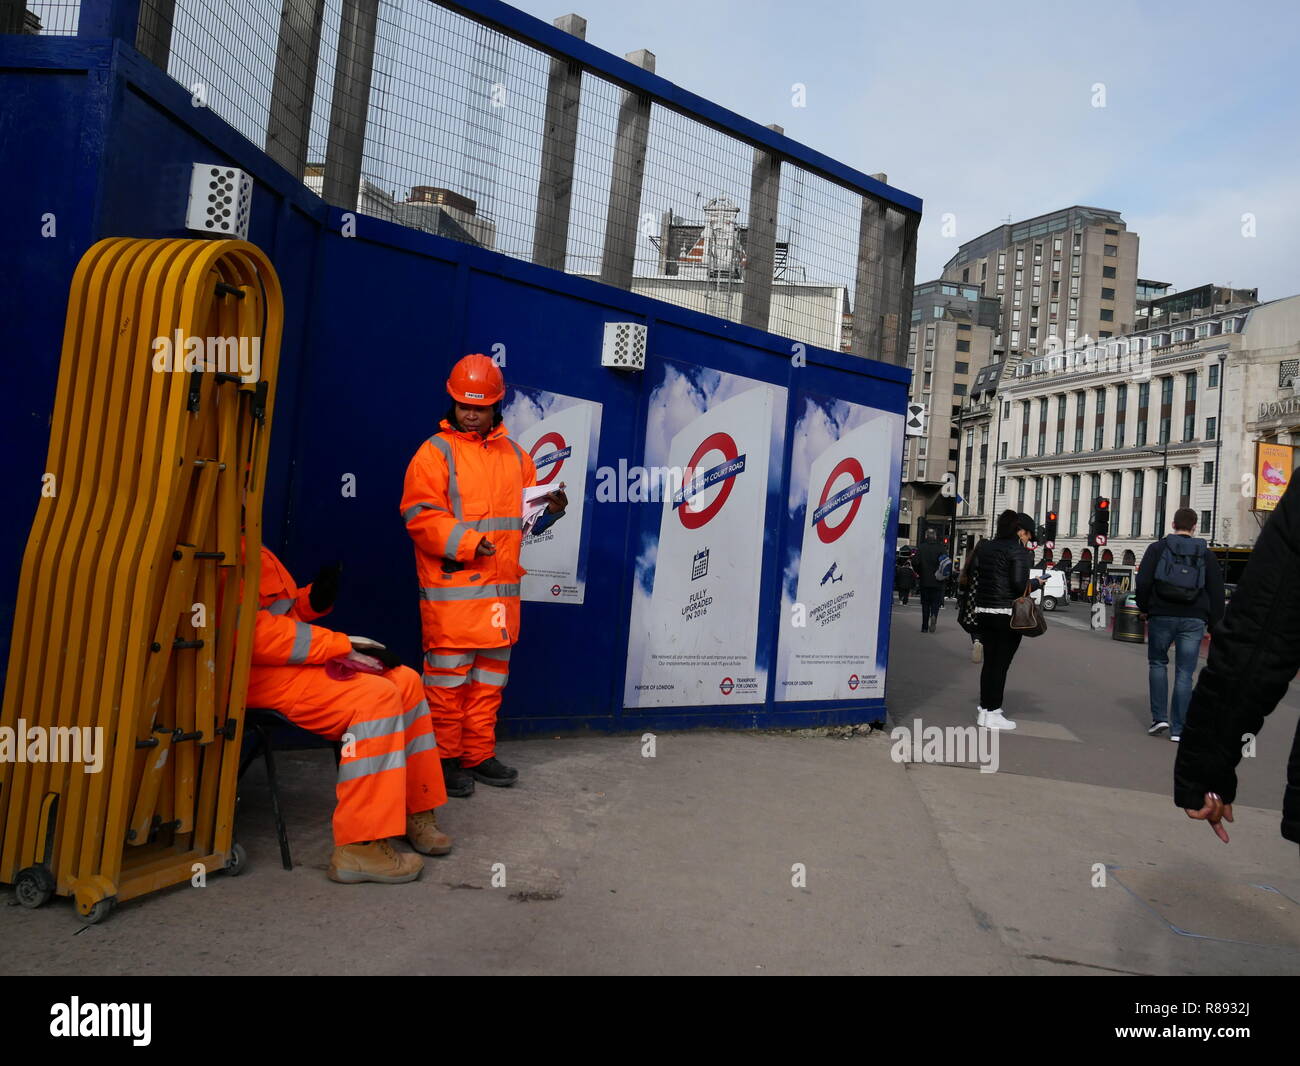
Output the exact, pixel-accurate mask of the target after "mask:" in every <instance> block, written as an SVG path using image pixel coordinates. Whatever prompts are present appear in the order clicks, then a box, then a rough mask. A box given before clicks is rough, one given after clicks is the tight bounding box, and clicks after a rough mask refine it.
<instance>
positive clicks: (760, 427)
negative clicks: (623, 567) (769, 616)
mask: <svg viewBox="0 0 1300 1066" xmlns="http://www.w3.org/2000/svg"><path fill="white" fill-rule="evenodd" d="M650 372H652V373H657V374H658V375H660V379H659V381H658V383H657V384H655V385H654V387H653V390H652V392H651V395H650V409H649V413H648V415H647V420H646V443H645V479H646V481H647V482H648V484H649V489H650V494H651V496H652V497H653V503H655V504H657V509H658V521H657V523H654V525H653V526H652V528H650V529H648V530H643V531H642V532H641V534H640V543H639V544H638V549H637V553H636V563H635V566H636V580H635V582H634V586H633V594H632V617H631V630H630V632H629V635H628V656H627V661H628V669H627V682H626V686H625V691H624V701H623V702H624V705H625V706H627V707H688V706H698V705H712V704H720V703H756V702H760V701H762V700H764V699H765V698H766V696H767V675H768V667H769V664H768V662H767V655H766V653H763V654H760V652H759V647H758V625H759V617H758V616H759V596H760V586H761V583H762V576H763V572H764V545H765V542H767V541H769V540H770V539H771V537H770V535H769V530H768V526H767V522H766V516H767V510H768V502H769V500H770V499H771V498H772V497H773V496H774V495H775V494H776V493H777V492H778V491H779V486H780V476H781V470H780V467H781V449H782V445H783V439H784V427H785V404H786V390H785V389H784V388H781V387H780V386H776V385H769V384H767V383H766V382H762V381H755V380H753V379H751V378H744V377H739V376H737V375H734V374H726V373H722V372H719V371H716V370H709V369H707V368H704V367H698V366H692V365H689V364H686V363H676V362H671V361H667V360H665V361H662V362H660V363H658V364H657V365H656V367H655V368H653V369H652V370H651V371H650ZM646 506H650V504H647V505H646Z"/></svg>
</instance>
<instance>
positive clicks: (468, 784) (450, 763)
mask: <svg viewBox="0 0 1300 1066" xmlns="http://www.w3.org/2000/svg"><path fill="white" fill-rule="evenodd" d="M442 780H443V783H444V784H445V785H446V786H447V795H448V796H451V797H453V798H455V799H467V798H468V797H470V796H472V795H474V779H473V778H472V777H470V775H469V771H467V770H462V769H461V767H460V760H459V759H443V760H442Z"/></svg>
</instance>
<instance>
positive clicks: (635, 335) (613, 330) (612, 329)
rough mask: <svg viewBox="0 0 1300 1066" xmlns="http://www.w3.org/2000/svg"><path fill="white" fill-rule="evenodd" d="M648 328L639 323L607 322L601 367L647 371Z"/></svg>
mask: <svg viewBox="0 0 1300 1066" xmlns="http://www.w3.org/2000/svg"><path fill="white" fill-rule="evenodd" d="M645 338H646V328H645V326H643V325H641V324H640V323H639V322H606V323H605V343H604V344H603V345H602V346H601V349H600V365H601V366H612V367H614V368H615V369H616V370H644V369H645Z"/></svg>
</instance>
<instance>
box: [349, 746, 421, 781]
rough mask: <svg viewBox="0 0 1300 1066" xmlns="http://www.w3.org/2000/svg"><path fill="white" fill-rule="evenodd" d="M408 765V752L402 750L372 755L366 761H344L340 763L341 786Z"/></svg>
mask: <svg viewBox="0 0 1300 1066" xmlns="http://www.w3.org/2000/svg"><path fill="white" fill-rule="evenodd" d="M405 765H406V752H405V750H403V749H402V748H398V749H397V750H396V751H387V752H384V754H383V755H371V756H368V757H367V758H365V759H344V760H343V762H341V763H339V784H342V783H343V782H344V781H355V780H356V779H357V778H358V777H365V776H367V775H368V774H382V773H383V772H384V771H385V770H396V769H397V768H398V767H401V766H405Z"/></svg>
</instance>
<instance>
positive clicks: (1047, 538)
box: [1043, 511, 1056, 547]
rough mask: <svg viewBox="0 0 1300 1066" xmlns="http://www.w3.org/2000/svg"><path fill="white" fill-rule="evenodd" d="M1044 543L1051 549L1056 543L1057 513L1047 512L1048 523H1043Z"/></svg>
mask: <svg viewBox="0 0 1300 1066" xmlns="http://www.w3.org/2000/svg"><path fill="white" fill-rule="evenodd" d="M1043 543H1044V544H1046V545H1048V546H1049V547H1050V546H1052V545H1054V544H1055V543H1056V512H1055V511H1048V512H1047V521H1046V522H1045V523H1043Z"/></svg>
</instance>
